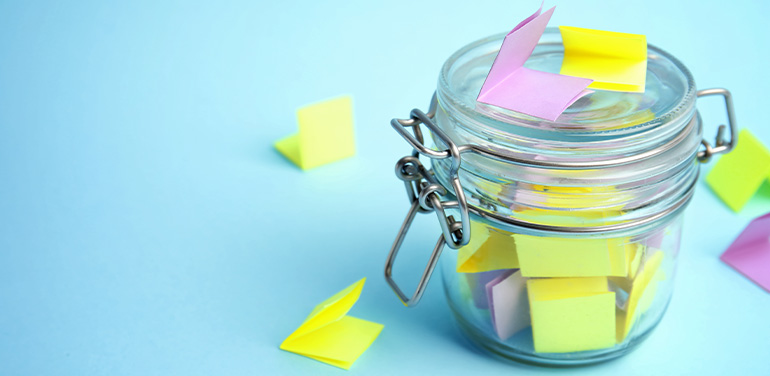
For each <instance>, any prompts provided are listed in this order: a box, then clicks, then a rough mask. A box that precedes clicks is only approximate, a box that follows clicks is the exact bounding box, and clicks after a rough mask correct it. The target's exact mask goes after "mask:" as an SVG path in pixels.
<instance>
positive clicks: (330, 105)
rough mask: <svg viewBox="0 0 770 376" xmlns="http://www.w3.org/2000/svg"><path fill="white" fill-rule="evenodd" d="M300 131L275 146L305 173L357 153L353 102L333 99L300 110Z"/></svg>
mask: <svg viewBox="0 0 770 376" xmlns="http://www.w3.org/2000/svg"><path fill="white" fill-rule="evenodd" d="M297 123H298V124H299V132H298V133H295V134H293V135H291V136H288V137H286V138H284V139H281V140H279V141H277V142H276V143H275V148H276V149H278V151H279V152H281V154H283V155H284V156H286V158H288V159H289V160H290V161H292V162H294V164H296V165H297V166H299V167H300V168H301V169H303V170H308V169H311V168H314V167H318V166H321V165H325V164H327V163H331V162H334V161H337V160H340V159H343V158H347V157H351V156H353V154H355V141H354V139H353V100H352V98H351V97H349V96H344V97H339V98H335V99H330V100H327V101H323V102H319V103H316V104H312V105H309V106H305V107H302V108H300V109H299V110H298V111H297Z"/></svg>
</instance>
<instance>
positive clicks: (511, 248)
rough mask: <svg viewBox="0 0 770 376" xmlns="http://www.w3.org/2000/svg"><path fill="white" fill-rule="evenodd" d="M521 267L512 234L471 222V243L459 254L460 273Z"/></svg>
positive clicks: (458, 269)
mask: <svg viewBox="0 0 770 376" xmlns="http://www.w3.org/2000/svg"><path fill="white" fill-rule="evenodd" d="M518 267H519V259H518V257H517V256H516V246H515V244H514V241H513V238H512V237H511V233H509V232H505V231H502V230H498V229H492V228H489V227H487V226H486V225H484V224H482V223H479V222H475V221H471V241H470V242H469V243H468V244H467V245H465V246H463V247H462V248H460V249H459V250H458V253H457V272H458V273H479V272H486V271H490V270H499V269H515V268H518Z"/></svg>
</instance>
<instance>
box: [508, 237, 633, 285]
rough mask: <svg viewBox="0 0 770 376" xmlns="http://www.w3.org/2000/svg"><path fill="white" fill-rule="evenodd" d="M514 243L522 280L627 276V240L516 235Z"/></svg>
mask: <svg viewBox="0 0 770 376" xmlns="http://www.w3.org/2000/svg"><path fill="white" fill-rule="evenodd" d="M514 239H515V241H516V253H517V256H518V261H519V267H520V268H521V274H522V275H523V276H524V277H600V276H626V275H628V265H629V262H628V256H629V254H628V253H627V251H626V244H627V241H628V239H627V238H610V239H600V238H596V239H585V238H557V237H546V236H543V237H540V236H531V235H523V234H516V235H514Z"/></svg>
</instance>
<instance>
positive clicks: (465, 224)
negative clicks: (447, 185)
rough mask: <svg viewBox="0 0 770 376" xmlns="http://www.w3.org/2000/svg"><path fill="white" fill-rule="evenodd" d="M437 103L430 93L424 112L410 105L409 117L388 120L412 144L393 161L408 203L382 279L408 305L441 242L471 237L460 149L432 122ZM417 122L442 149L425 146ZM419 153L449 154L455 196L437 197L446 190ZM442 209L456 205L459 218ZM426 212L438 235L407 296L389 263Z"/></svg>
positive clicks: (424, 279)
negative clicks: (434, 218)
mask: <svg viewBox="0 0 770 376" xmlns="http://www.w3.org/2000/svg"><path fill="white" fill-rule="evenodd" d="M437 104H438V103H437V100H436V94H435V93H434V94H433V98H432V99H431V104H430V109H429V110H428V113H427V114H426V113H424V112H422V111H420V110H418V109H414V110H412V112H411V114H410V118H409V119H393V120H392V121H391V122H390V124H391V126H392V127H393V129H395V130H396V132H398V133H399V134H400V135H401V137H403V138H404V139H405V140H406V141H407V142H408V143H409V144H410V145H411V146H412V148H413V151H412V154H411V155H408V156H406V157H404V158H401V159H400V160H399V161H398V163H396V176H398V178H399V179H401V180H402V181H403V182H404V186H405V187H406V194H407V196H408V197H409V201H410V203H411V207H410V208H409V211H408V212H407V215H406V218H405V219H404V222H403V223H402V224H401V229H400V230H399V232H398V236H397V237H396V240H395V241H394V242H393V246H392V247H391V248H390V253H389V254H388V260H387V262H386V263H385V280H386V281H387V282H388V284H389V285H390V287H391V288H392V289H393V291H394V292H395V293H396V295H398V297H399V299H401V302H403V303H404V305H406V306H408V307H411V306H414V305H415V304H417V303H418V302H419V301H420V298H421V297H422V294H423V292H425V287H426V286H427V285H428V280H429V279H430V276H431V274H433V270H434V269H435V267H436V263H437V262H438V258H439V256H440V255H441V251H442V250H443V249H444V245H448V246H449V247H450V248H453V249H458V248H460V247H462V246H464V245H466V244H468V241H469V240H470V237H471V231H470V217H469V214H468V204H467V202H466V200H465V193H464V192H463V188H462V186H461V185H460V179H459V177H458V173H459V171H460V162H461V160H460V150H459V149H458V147H457V145H455V143H454V142H452V140H451V139H449V136H447V135H446V134H445V133H444V132H443V131H442V130H441V129H439V128H438V127H437V126H436V125H435V124H434V123H433V117H434V116H435V115H436V108H437V107H438V105H437ZM421 124H424V125H425V127H426V128H428V130H430V131H431V133H432V134H433V135H435V136H437V137H438V139H439V140H440V141H441V142H442V143H443V144H444V145H445V146H446V149H445V150H433V149H430V148H428V147H426V146H425V143H424V142H425V141H424V138H423V135H422V131H421V130H420V125H421ZM406 128H412V133H413V134H414V135H412V134H410V133H409V131H408V130H407V129H406ZM420 155H423V156H426V157H428V158H430V159H436V160H441V159H449V158H451V162H452V164H451V168H450V170H449V179H450V181H451V187H452V190H453V191H454V192H452V193H453V194H454V196H455V198H456V199H455V200H445V201H441V196H444V195H446V194H447V192H446V190H445V189H444V187H443V186H441V184H439V183H438V181H436V178H435V177H434V176H433V173H432V172H431V171H429V170H427V169H425V167H424V166H423V165H422V163H420V158H419V157H420ZM446 209H458V210H459V211H460V221H459V222H458V221H457V220H456V219H455V218H454V216H452V215H447V213H446ZM430 212H436V216H437V217H438V221H439V224H440V225H441V230H442V234H441V236H439V239H438V241H437V242H436V246H435V247H434V248H433V253H432V254H431V256H430V259H429V261H428V266H427V267H426V268H425V271H424V272H423V274H422V276H421V277H420V281H419V283H418V284H417V290H416V291H415V292H414V294H413V295H412V297H411V298H410V297H407V296H406V294H404V293H403V291H401V288H399V287H398V284H397V283H396V281H394V280H393V263H394V262H395V260H396V256H397V255H398V251H399V250H400V249H401V245H402V243H403V242H404V239H405V238H406V234H407V232H408V231H409V227H411V225H412V222H413V221H414V218H415V216H416V215H417V213H430Z"/></svg>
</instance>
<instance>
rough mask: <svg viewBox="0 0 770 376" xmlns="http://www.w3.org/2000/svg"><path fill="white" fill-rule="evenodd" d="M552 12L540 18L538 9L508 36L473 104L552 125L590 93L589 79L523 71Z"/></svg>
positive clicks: (543, 14) (550, 10) (528, 70)
mask: <svg viewBox="0 0 770 376" xmlns="http://www.w3.org/2000/svg"><path fill="white" fill-rule="evenodd" d="M554 9H556V7H553V8H551V9H549V10H547V11H545V13H542V14H540V11H541V10H542V5H541V7H540V9H538V10H537V12H535V13H534V14H533V15H532V16H530V17H528V18H527V19H525V20H524V21H522V22H521V23H519V25H517V26H516V27H515V28H514V29H513V30H511V32H510V33H508V35H507V36H506V37H505V39H504V40H503V45H502V46H501V47H500V52H498V54H497V57H496V58H495V61H494V63H492V68H491V69H490V70H489V74H488V75H487V79H486V80H485V81H484V85H482V87H481V91H480V92H479V96H478V97H477V98H476V100H477V101H479V102H481V103H486V104H491V105H493V106H498V107H502V108H507V109H509V110H513V111H517V112H521V113H525V114H527V115H530V116H535V117H539V118H542V119H546V120H550V121H555V120H556V119H557V118H558V117H559V115H561V113H562V112H564V110H566V109H567V107H569V106H570V105H571V104H573V103H575V101H577V100H578V99H580V98H581V97H582V96H584V95H586V94H589V93H592V92H593V91H591V90H586V87H587V86H588V85H590V84H591V82H593V81H592V80H590V79H586V78H579V77H571V76H564V75H560V74H556V73H547V72H541V71H536V70H532V69H528V68H524V63H525V62H526V61H527V59H528V58H529V56H530V55H532V51H534V50H535V46H536V45H537V42H538V41H539V40H540V36H541V35H543V31H545V27H546V25H547V24H548V21H549V20H550V19H551V15H553V11H554Z"/></svg>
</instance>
